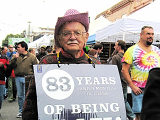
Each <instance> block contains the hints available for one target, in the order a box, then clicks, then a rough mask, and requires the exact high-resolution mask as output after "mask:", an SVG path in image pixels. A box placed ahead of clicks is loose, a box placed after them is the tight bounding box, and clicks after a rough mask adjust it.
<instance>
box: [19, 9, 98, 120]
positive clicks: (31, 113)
mask: <svg viewBox="0 0 160 120" xmlns="http://www.w3.org/2000/svg"><path fill="white" fill-rule="evenodd" d="M88 29H89V18H88V13H79V12H78V11H77V10H74V9H69V10H68V11H66V13H65V15H64V16H63V17H59V18H58V20H57V23H56V26H55V34H54V39H55V44H56V46H57V47H58V48H61V50H60V52H58V53H55V54H50V55H46V56H45V57H43V58H42V59H41V61H40V64H91V63H93V61H92V59H94V58H90V57H89V56H88V55H87V54H86V53H85V52H84V51H83V48H84V47H85V44H86V42H87V40H88V36H89V33H88ZM94 63H95V64H100V61H98V60H94ZM23 108H24V109H23V114H22V119H23V120H38V112H37V96H36V86H35V79H34V76H33V78H32V79H31V81H30V85H29V89H28V92H27V95H26V99H25V103H24V107H23Z"/></svg>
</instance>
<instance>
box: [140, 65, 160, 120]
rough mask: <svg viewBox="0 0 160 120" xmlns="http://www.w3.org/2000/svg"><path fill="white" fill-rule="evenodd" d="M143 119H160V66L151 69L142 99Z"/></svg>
mask: <svg viewBox="0 0 160 120" xmlns="http://www.w3.org/2000/svg"><path fill="white" fill-rule="evenodd" d="M141 120H160V68H153V69H151V70H150V71H149V76H148V80H147V84H146V87H145V89H144V96H143V101H142V111H141Z"/></svg>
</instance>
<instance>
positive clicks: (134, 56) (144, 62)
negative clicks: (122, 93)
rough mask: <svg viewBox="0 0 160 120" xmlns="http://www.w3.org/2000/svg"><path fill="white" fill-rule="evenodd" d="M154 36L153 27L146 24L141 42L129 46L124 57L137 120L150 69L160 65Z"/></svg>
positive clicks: (124, 69)
mask: <svg viewBox="0 0 160 120" xmlns="http://www.w3.org/2000/svg"><path fill="white" fill-rule="evenodd" d="M153 37H154V30H153V28H152V27H151V26H144V27H143V28H142V29H141V33H140V40H139V42H138V43H137V44H135V45H134V46H131V47H130V48H128V50H127V51H126V52H125V54H124V56H123V58H122V62H123V66H122V74H123V76H124V78H125V80H126V81H127V82H128V85H129V86H130V88H131V89H132V104H133V106H132V109H133V112H134V113H135V114H136V120H140V113H141V108H142V98H143V91H144V88H145V85H146V82H147V78H148V73H149V70H150V69H152V68H154V67H160V49H159V48H158V47H156V46H153V45H152V43H153ZM129 71H130V72H131V74H130V73H129Z"/></svg>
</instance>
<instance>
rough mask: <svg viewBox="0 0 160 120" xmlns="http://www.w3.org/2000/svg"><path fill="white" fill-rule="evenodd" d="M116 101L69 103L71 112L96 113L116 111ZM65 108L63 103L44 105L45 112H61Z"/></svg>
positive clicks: (117, 106) (117, 109) (117, 108)
mask: <svg viewBox="0 0 160 120" xmlns="http://www.w3.org/2000/svg"><path fill="white" fill-rule="evenodd" d="M119 108H120V107H119V105H118V103H105V104H81V105H79V104H71V111H72V112H71V113H72V114H77V113H98V112H101V113H102V112H118V111H119ZM64 109H65V106H64V105H46V106H45V107H44V112H45V114H50V115H51V114H61V113H62V111H63V110H64Z"/></svg>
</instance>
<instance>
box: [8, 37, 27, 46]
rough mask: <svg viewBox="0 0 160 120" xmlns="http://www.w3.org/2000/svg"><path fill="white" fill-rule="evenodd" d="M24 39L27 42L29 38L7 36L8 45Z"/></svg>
mask: <svg viewBox="0 0 160 120" xmlns="http://www.w3.org/2000/svg"><path fill="white" fill-rule="evenodd" d="M21 41H24V42H26V43H27V44H28V43H29V39H28V38H9V39H8V45H15V43H18V42H21Z"/></svg>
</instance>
